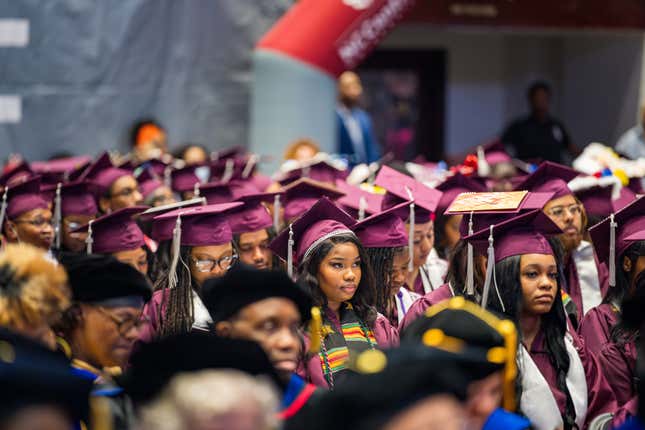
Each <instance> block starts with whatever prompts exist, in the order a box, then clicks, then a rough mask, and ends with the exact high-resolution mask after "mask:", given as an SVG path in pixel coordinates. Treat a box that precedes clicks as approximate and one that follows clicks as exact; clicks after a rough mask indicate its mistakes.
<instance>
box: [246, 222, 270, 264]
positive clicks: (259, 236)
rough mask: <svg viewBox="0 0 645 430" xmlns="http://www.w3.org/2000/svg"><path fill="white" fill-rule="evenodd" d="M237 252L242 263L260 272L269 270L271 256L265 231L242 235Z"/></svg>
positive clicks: (267, 234) (267, 235)
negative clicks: (238, 251)
mask: <svg viewBox="0 0 645 430" xmlns="http://www.w3.org/2000/svg"><path fill="white" fill-rule="evenodd" d="M239 250H240V261H241V262H242V263H244V264H248V265H249V266H254V267H255V268H256V269H260V270H265V269H270V268H271V260H272V257H273V254H272V253H271V250H270V249H269V233H268V232H267V231H266V229H263V230H258V231H253V232H249V233H242V234H241V235H240V240H239Z"/></svg>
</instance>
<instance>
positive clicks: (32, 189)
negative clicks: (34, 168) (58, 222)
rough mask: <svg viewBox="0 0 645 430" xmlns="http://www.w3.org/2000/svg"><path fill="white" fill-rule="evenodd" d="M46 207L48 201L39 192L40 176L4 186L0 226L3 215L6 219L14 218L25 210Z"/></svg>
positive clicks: (0, 209)
mask: <svg viewBox="0 0 645 430" xmlns="http://www.w3.org/2000/svg"><path fill="white" fill-rule="evenodd" d="M48 208H49V203H48V202H47V201H46V200H45V198H44V197H43V196H42V194H41V192H40V176H35V177H33V178H31V179H27V180H26V181H24V182H22V183H19V184H16V185H13V186H8V187H5V189H4V192H3V195H2V203H1V204H0V227H1V226H2V224H3V222H4V219H5V216H6V217H7V219H15V218H17V217H18V216H20V215H22V214H23V213H25V212H29V211H31V210H34V209H48Z"/></svg>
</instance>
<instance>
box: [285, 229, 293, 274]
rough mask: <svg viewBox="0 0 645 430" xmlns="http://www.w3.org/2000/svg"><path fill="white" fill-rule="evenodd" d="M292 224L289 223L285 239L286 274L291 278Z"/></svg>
mask: <svg viewBox="0 0 645 430" xmlns="http://www.w3.org/2000/svg"><path fill="white" fill-rule="evenodd" d="M294 244H295V243H294V241H293V224H289V240H288V241H287V274H288V275H289V277H290V278H292V279H293V245H294Z"/></svg>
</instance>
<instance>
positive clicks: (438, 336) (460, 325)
mask: <svg viewBox="0 0 645 430" xmlns="http://www.w3.org/2000/svg"><path fill="white" fill-rule="evenodd" d="M401 343H402V344H403V345H406V344H408V343H413V344H414V343H417V344H418V343H422V344H424V345H426V346H429V347H432V348H438V349H442V350H446V351H449V352H452V353H455V354H461V353H463V352H468V353H470V354H475V355H479V356H480V357H482V359H481V360H480V364H479V365H478V366H477V369H472V370H476V371H479V372H481V373H482V375H480V376H482V377H484V376H487V375H488V374H490V373H493V372H495V371H498V370H501V369H503V370H504V396H503V404H504V408H505V409H506V410H508V411H510V412H513V411H514V410H515V407H516V405H515V378H516V376H517V365H516V362H515V356H516V351H517V330H516V328H515V324H514V323H513V322H512V321H510V320H507V319H500V318H498V317H497V316H495V315H493V314H492V313H490V312H487V311H485V310H484V309H482V308H481V307H480V306H478V305H476V304H474V303H472V302H470V301H468V300H466V299H465V298H464V297H454V298H452V299H449V300H445V301H443V302H441V303H439V304H437V305H435V306H432V307H430V308H428V309H427V310H426V311H425V312H424V314H423V315H421V316H420V317H419V318H417V319H416V320H415V321H414V322H412V323H411V324H410V325H409V326H408V327H406V329H405V331H404V332H403V333H402V336H401ZM467 370H471V369H467Z"/></svg>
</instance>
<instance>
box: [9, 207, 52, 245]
mask: <svg viewBox="0 0 645 430" xmlns="http://www.w3.org/2000/svg"><path fill="white" fill-rule="evenodd" d="M5 233H6V236H7V239H8V240H9V241H10V242H13V243H16V242H21V243H28V244H29V245H33V246H35V247H37V248H41V249H44V250H48V249H49V248H50V247H51V245H52V242H53V241H54V227H53V226H52V213H51V211H50V210H49V209H40V208H39V209H32V210H30V211H27V212H25V213H23V214H20V215H19V216H18V217H17V218H16V219H13V220H11V221H9V220H7V223H6V226H5Z"/></svg>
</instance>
